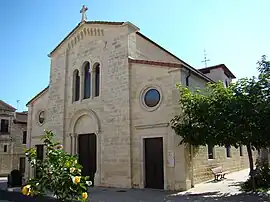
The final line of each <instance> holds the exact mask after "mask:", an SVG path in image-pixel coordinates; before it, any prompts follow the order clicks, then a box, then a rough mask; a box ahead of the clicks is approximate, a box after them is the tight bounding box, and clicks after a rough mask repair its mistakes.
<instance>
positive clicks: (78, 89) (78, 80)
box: [73, 69, 80, 101]
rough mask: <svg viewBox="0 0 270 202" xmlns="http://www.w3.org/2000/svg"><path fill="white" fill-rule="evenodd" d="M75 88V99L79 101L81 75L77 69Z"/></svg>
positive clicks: (74, 75)
mask: <svg viewBox="0 0 270 202" xmlns="http://www.w3.org/2000/svg"><path fill="white" fill-rule="evenodd" d="M73 87H74V91H73V99H74V101H78V100H79V99H80V75H79V71H78V70H77V69H76V70H75V71H74V72H73Z"/></svg>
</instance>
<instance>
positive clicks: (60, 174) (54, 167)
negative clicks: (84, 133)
mask: <svg viewBox="0 0 270 202" xmlns="http://www.w3.org/2000/svg"><path fill="white" fill-rule="evenodd" d="M53 137H54V134H53V133H52V132H51V131H45V135H44V136H43V137H42V140H43V142H44V145H45V158H44V160H43V161H40V160H38V159H37V152H36V148H30V149H28V150H27V151H26V156H27V158H28V161H29V162H30V165H31V167H32V168H34V169H37V170H38V175H37V176H36V177H35V178H33V179H30V180H29V181H28V182H27V184H26V186H24V187H23V189H22V193H23V194H24V195H30V196H35V195H45V194H47V193H48V192H50V193H53V195H54V196H56V198H57V199H58V200H60V201H68V200H70V201H71V200H74V199H76V200H79V201H86V200H87V197H88V194H87V186H90V185H91V182H90V181H88V179H89V177H85V176H82V175H81V169H82V166H81V165H80V164H78V161H77V157H75V156H72V155H69V154H68V153H66V152H65V151H63V147H62V146H61V145H60V144H59V143H57V142H55V141H54V140H53Z"/></svg>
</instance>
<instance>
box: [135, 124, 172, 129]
mask: <svg viewBox="0 0 270 202" xmlns="http://www.w3.org/2000/svg"><path fill="white" fill-rule="evenodd" d="M168 126H169V123H156V124H145V125H137V126H135V128H136V129H148V128H164V127H168Z"/></svg>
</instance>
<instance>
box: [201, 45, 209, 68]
mask: <svg viewBox="0 0 270 202" xmlns="http://www.w3.org/2000/svg"><path fill="white" fill-rule="evenodd" d="M206 56H207V54H206V51H205V49H204V60H203V61H202V62H204V66H205V67H207V62H208V61H210V60H209V59H207V58H206Z"/></svg>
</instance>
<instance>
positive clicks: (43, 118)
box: [38, 111, 45, 124]
mask: <svg viewBox="0 0 270 202" xmlns="http://www.w3.org/2000/svg"><path fill="white" fill-rule="evenodd" d="M44 120H45V113H44V111H41V112H40V113H39V115H38V122H39V123H40V124H43V123H44Z"/></svg>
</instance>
